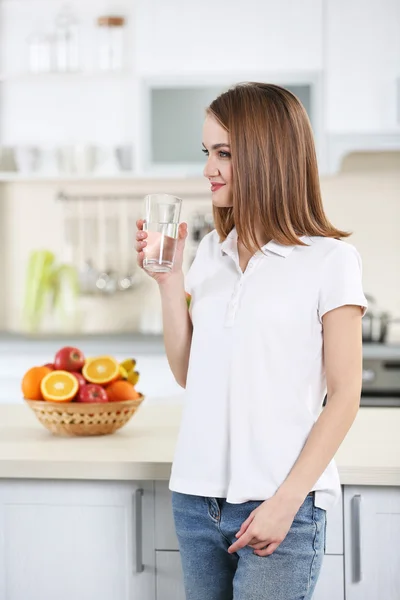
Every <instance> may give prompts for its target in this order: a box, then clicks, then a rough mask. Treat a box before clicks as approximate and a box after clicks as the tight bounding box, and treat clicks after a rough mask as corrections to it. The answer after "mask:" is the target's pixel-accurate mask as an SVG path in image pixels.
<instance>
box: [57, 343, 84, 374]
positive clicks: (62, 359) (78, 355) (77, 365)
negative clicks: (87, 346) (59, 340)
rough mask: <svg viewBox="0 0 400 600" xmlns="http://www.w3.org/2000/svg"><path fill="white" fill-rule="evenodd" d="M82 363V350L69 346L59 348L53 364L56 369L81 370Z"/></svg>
mask: <svg viewBox="0 0 400 600" xmlns="http://www.w3.org/2000/svg"><path fill="white" fill-rule="evenodd" d="M84 364H85V357H84V355H83V352H81V350H79V349H78V348H72V347H71V346H65V348H61V350H59V351H58V352H57V354H56V356H55V358H54V366H55V368H56V370H57V371H75V372H77V371H81V370H82V367H83V365H84Z"/></svg>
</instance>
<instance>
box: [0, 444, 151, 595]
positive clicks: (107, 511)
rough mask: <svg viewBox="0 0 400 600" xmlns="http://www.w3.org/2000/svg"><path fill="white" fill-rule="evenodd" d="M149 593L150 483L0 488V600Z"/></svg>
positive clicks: (5, 483)
mask: <svg viewBox="0 0 400 600" xmlns="http://www.w3.org/2000/svg"><path fill="white" fill-rule="evenodd" d="M87 441H88V444H90V439H88V440H87ZM142 565H143V566H142ZM154 594H155V573H154V492H153V483H152V482H143V483H141V482H106V481H105V482H96V481H90V482H87V481H37V480H35V481H34V480H25V481H22V480H2V481H1V482H0V598H1V599H2V600H28V599H33V598H41V600H54V598H57V600H71V598H79V600H110V598H118V600H154Z"/></svg>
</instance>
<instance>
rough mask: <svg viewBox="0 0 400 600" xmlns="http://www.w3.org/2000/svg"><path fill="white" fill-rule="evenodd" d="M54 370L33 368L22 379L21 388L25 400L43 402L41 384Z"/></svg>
mask: <svg viewBox="0 0 400 600" xmlns="http://www.w3.org/2000/svg"><path fill="white" fill-rule="evenodd" d="M51 372H52V370H51V369H49V368H48V367H32V369H29V371H27V372H26V373H25V375H24V376H23V378H22V383H21V388H22V393H23V395H24V398H27V399H28V400H43V396H42V392H41V390H40V383H41V381H42V379H43V377H45V375H47V373H51Z"/></svg>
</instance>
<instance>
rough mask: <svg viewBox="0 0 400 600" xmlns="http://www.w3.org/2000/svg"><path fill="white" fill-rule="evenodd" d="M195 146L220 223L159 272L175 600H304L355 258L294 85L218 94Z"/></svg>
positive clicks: (328, 481) (331, 449)
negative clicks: (173, 402) (329, 200)
mask: <svg viewBox="0 0 400 600" xmlns="http://www.w3.org/2000/svg"><path fill="white" fill-rule="evenodd" d="M203 151H204V153H205V154H206V157H207V162H206V166H205V169H204V175H205V177H207V178H208V179H209V180H210V183H211V192H212V202H213V212H214V220H215V230H214V231H212V232H211V233H209V234H208V235H206V236H205V237H204V238H203V240H202V241H201V243H200V245H199V248H198V252H197V255H196V258H195V260H194V262H193V264H192V266H191V268H190V270H189V273H188V276H187V278H186V280H185V281H184V276H183V273H182V256H183V249H184V243H185V238H186V235H187V228H186V225H185V224H181V225H180V231H179V236H180V237H179V242H178V249H177V253H176V260H175V264H174V268H173V271H172V272H171V273H170V274H161V275H155V276H154V278H155V279H156V281H157V282H158V284H159V288H160V292H161V298H162V308H163V321H164V336H165V346H166V352H167V356H168V360H169V364H170V367H171V369H172V372H173V374H174V376H175V378H176V380H177V382H178V383H179V384H180V385H181V386H182V387H186V399H185V410H184V414H183V419H182V423H181V429H180V435H179V439H178V443H177V448H176V454H175V460H174V464H173V469H172V476H171V481H170V489H171V490H172V491H173V510H174V518H175V525H176V531H177V536H178V540H179V546H180V551H181V560H182V565H183V573H184V581H185V590H186V597H187V599H188V600H231V599H232V598H234V599H235V600H250V599H251V600H253V599H254V600H263V599H265V600H309V599H310V598H312V594H313V591H314V587H315V584H316V581H317V578H318V575H319V572H320V569H321V564H322V559H323V554H324V546H325V526H326V511H327V510H328V509H329V508H330V507H331V506H332V505H333V504H334V503H335V502H336V501H337V499H338V498H339V496H340V484H339V478H338V473H337V470H336V467H335V464H334V462H333V456H334V455H335V453H336V451H337V449H338V448H339V446H340V444H341V442H342V440H343V438H344V437H345V435H346V433H347V432H348V430H349V428H350V426H351V424H352V422H353V420H354V418H355V416H356V413H357V410H358V406H359V400H360V392H361V369H362V343H361V317H362V315H363V313H364V312H365V310H366V306H367V302H366V299H365V297H364V294H363V290H362V284H361V262H360V258H359V255H358V253H357V251H356V250H355V248H354V247H353V246H351V245H350V244H347V243H345V242H343V241H341V240H340V239H339V238H343V237H347V236H348V235H349V234H348V233H346V232H344V231H340V230H338V229H336V228H335V227H334V226H333V225H332V224H331V223H330V222H329V221H328V219H327V217H326V216H325V214H324V210H323V206H322V201H321V193H320V187H319V179H318V170H317V162H316V156H315V149H314V143H313V136H312V131H311V126H310V123H309V120H308V118H307V115H306V112H305V110H304V109H303V107H302V105H301V104H300V102H299V101H298V100H297V98H296V97H295V96H293V95H292V94H291V93H290V92H289V91H287V90H285V89H282V88H280V87H278V86H275V85H269V84H261V83H249V84H242V85H238V86H236V87H234V88H233V89H231V90H229V91H228V92H226V93H224V94H222V95H221V96H219V97H218V98H217V99H216V100H214V102H212V104H211V105H210V107H209V108H208V109H207V113H206V119H205V123H204V129H203ZM142 226H143V222H142V221H139V222H138V229H139V231H138V233H137V249H138V252H139V255H138V261H139V264H140V265H142V262H143V251H144V250H145V248H146V233H145V232H143V231H142ZM185 292H186V294H189V295H190V297H191V303H190V310H189V311H188V310H187V302H186V297H185ZM326 392H327V403H326V406H325V408H324V410H322V411H321V408H322V403H323V399H324V397H325V393H326Z"/></svg>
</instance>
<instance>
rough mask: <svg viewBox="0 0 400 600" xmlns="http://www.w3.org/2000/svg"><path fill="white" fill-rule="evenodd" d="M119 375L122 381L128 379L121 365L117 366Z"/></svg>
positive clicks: (126, 372)
mask: <svg viewBox="0 0 400 600" xmlns="http://www.w3.org/2000/svg"><path fill="white" fill-rule="evenodd" d="M119 374H120V375H121V377H122V379H128V371H127V370H126V369H125V367H123V366H122V365H119Z"/></svg>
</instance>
